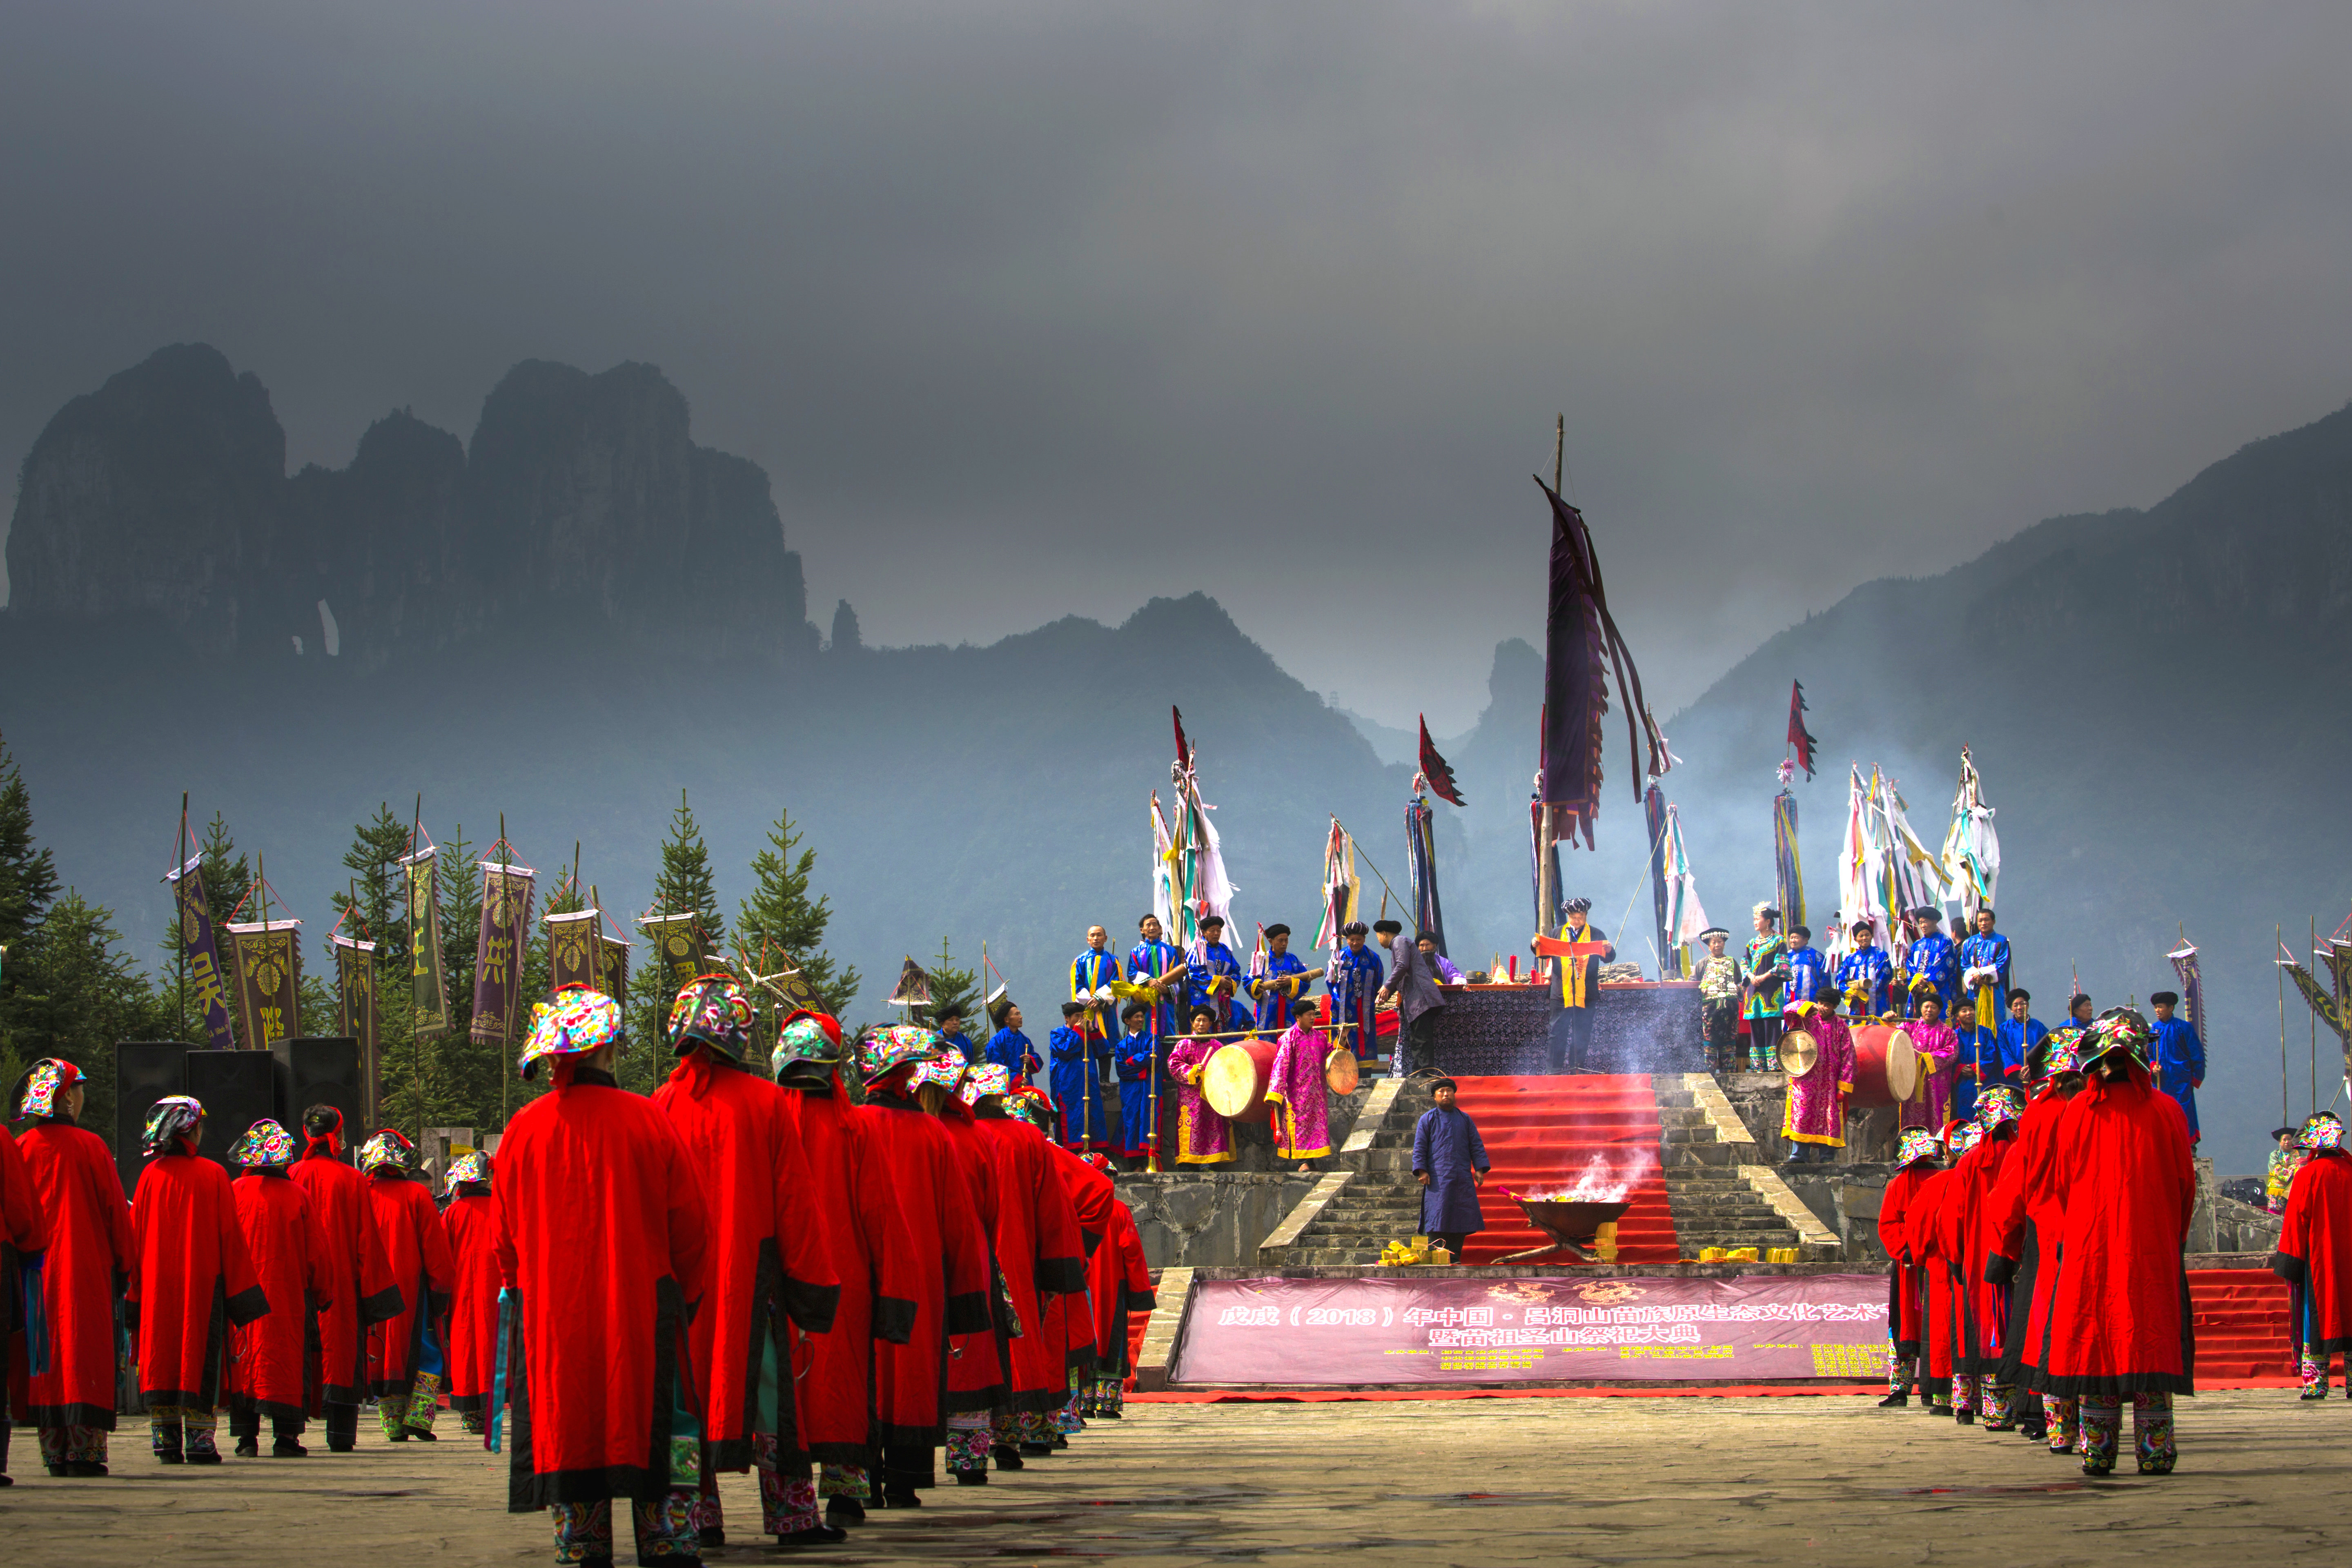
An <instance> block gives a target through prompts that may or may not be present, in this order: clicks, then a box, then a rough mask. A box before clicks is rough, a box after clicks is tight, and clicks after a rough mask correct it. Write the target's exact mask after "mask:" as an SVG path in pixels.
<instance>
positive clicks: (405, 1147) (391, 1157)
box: [360, 1127, 416, 1171]
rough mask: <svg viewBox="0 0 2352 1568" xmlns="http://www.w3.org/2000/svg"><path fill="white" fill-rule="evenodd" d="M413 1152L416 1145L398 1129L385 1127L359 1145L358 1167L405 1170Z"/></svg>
mask: <svg viewBox="0 0 2352 1568" xmlns="http://www.w3.org/2000/svg"><path fill="white" fill-rule="evenodd" d="M415 1152H416V1145H415V1144H414V1143H411V1142H409V1141H408V1140H407V1139H406V1138H405V1137H404V1136H403V1135H402V1134H401V1132H400V1131H399V1129H397V1128H394V1127H386V1128H384V1129H383V1130H382V1131H379V1132H377V1133H376V1135H375V1136H374V1137H373V1138H371V1139H369V1140H368V1141H367V1142H364V1143H362V1144H361V1145H360V1169H361V1170H362V1171H379V1170H393V1171H405V1170H407V1169H408V1162H409V1160H410V1158H411V1157H412V1156H413V1155H415Z"/></svg>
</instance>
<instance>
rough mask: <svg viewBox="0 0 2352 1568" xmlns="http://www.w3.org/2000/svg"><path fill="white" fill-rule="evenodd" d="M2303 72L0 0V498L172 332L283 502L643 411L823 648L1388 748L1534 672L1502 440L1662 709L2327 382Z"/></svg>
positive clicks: (2343, 132) (2132, 42)
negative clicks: (1062, 656)
mask: <svg viewBox="0 0 2352 1568" xmlns="http://www.w3.org/2000/svg"><path fill="white" fill-rule="evenodd" d="M2347 59H2352V7H2347V6H2345V5H2340V4H2337V5H2309V6H2301V7H2297V6H2275V7H2272V6H2212V5H2205V6H2196V7H2175V6H2166V5H2155V4H2150V3H2148V0H2130V3H2128V4H2116V5H2088V4H2085V5H2029V6H2006V7H2004V6H1995V5H1964V6H1938V7H1920V6H1905V7H1897V6H1886V5H1853V6H1827V5H1822V6H1808V5H1752V4H1740V5H1717V6H1699V5H1654V4H1640V5H1633V4H1627V5H1588V6H1574V5H1526V6H1521V5H1461V6H1446V5H1437V4H1431V3H1428V0H1416V3H1414V4H1410V5H1378V4H1370V3H1366V0H1344V3H1335V4H1330V5H1314V4H1284V5H1234V6H1221V5H1209V4H1182V5H1167V4H1159V5H1137V6H1120V5H1110V4H1105V3H1103V0H1084V3H1082V4H1072V5H1008V4H987V3H973V0H959V3H956V4H952V5H945V4H943V5H901V4H891V3H887V0H882V3H877V0H857V3H856V4H835V5H777V4H753V3H739V4H713V3H705V4H692V3H686V4H667V5H652V4H635V5H609V4H593V3H588V0H544V3H529V4H525V3H514V0H466V3H464V4H446V3H442V0H399V3H398V4H394V5H383V4H373V5H364V6H354V5H336V4H326V3H323V0H291V3H287V4H265V3H257V0H207V3H206V4H205V5H185V4H182V3H179V0H172V3H150V4H125V3H115V0H26V3H23V4H18V5H10V6H7V7H5V9H0V145H5V147H6V148H7V149H8V153H7V155H6V156H5V158H0V300H5V309H0V461H5V463H6V464H7V465H8V469H9V471H10V472H14V470H15V468H16V464H17V463H18V461H19V460H20V459H21V458H22V457H23V454H24V451H25V449H26V447H27V446H28V445H29V444H30V442H31V441H32V439H33V437H35V436H36V435H37V433H38V431H39V429H40V427H41V426H42V425H43V423H44V422H45V421H46V420H47V418H48V417H49V416H50V415H51V414H52V413H53V412H54V411H55V409H56V408H57V406H58V405H59V404H60V403H62V402H63V401H64V400H65V399H66V398H68V397H69V396H71V395H75V394H77V393H79V392H83V391H87V390H89V389H90V388H92V387H94V386H95V385H97V384H99V383H100V381H101V380H103V379H104V378H105V377H106V376H107V375H108V374H111V373H112V372H114V371H116V370H119V369H121V368H122V367H123V366H125V365H127V364H130V363H133V362H135V361H137V360H139V359H140V358H142V357H143V356H145V355H146V354H147V353H150V352H152V350H153V349H155V348H156V347H157V346H159V345H161V344H163V343H166V342H175V341H182V340H191V339H200V340H203V341H206V342H212V343H214V344H215V345H217V346H218V347H219V348H221V349H222V350H223V351H224V352H225V353H227V354H228V356H229V358H230V359H231V361H232V362H234V363H236V365H237V366H238V367H239V368H240V369H249V370H252V371H254V372H256V373H257V374H259V375H260V377H261V378H262V380H263V381H264V382H265V383H266V384H268V387H269V389H270V391H271V393H272V394H273V395H274V398H275V401H276V405H277V409H278V416H279V418H280V419H281V420H282V421H283V422H284V424H285V426H286V428H287V432H288V437H289V459H290V460H291V462H293V463H294V464H296V465H299V464H300V463H302V462H305V461H317V462H322V463H327V464H331V465H341V464H342V463H345V462H348V461H349V460H350V458H351V454H352V448H353V446H354V444H355V443H356V441H357V439H358V437H359V434H360V432H361V431H362V429H363V428H364V427H365V426H366V425H367V424H368V422H369V421H370V420H372V419H373V418H374V417H376V416H379V415H381V414H383V412H384V411H385V410H387V409H389V408H392V407H394V406H399V405H409V406H413V407H414V409H415V412H416V413H417V414H418V415H419V416H422V417H425V418H427V419H429V420H432V421H434V422H435V423H437V424H440V425H443V426H447V427H448V428H450V429H453V430H455V431H457V432H458V433H459V434H460V435H467V434H470V432H471V430H472V428H473V424H474V420H475V416H476V415H477V412H478V409H479V406H480V403H481V399H482V396H483V395H484V394H485V393H486V392H487V391H488V389H489V387H490V385H491V384H492V383H493V382H494V381H495V380H496V379H497V378H498V376H499V374H500V373H501V372H502V371H503V370H504V369H505V368H506V367H507V366H508V365H509V364H510V363H513V362H514V361H516V360H518V359H521V358H524V357H530V356H537V357H544V358H551V359H559V360H564V361H568V362H571V363H575V364H579V365H582V366H584V367H586V368H589V369H591V370H601V369H604V368H605V367H606V366H609V365H611V364H613V363H615V362H617V361H621V360H625V359H636V360H646V361H650V362H652V363H656V364H658V365H660V366H661V367H663V369H664V370H666V371H667V373H668V374H669V375H670V377H671V379H672V380H674V381H675V382H676V383H677V384H678V386H679V387H680V388H681V389H682V390H683V391H684V392H685V394H686V395H687V396H688V398H689V399H690V400H691V402H692V404H693V407H694V419H695V428H696V433H697V437H698V439H700V440H701V441H703V442H704V443H706V444H708V445H711V446H715V447H721V448H723V449H726V450H730V451H734V452H739V453H741V454H743V455H745V456H747V457H750V458H754V459H756V460H757V461H759V462H760V463H761V464H762V465H764V466H765V467H766V468H767V470H768V472H769V474H770V475H771V477H772V479H773V480H774V482H775V487H776V493H777V500H778V502H779V505H780V506H781V508H782V511H783V514H784V520H785V526H786V531H787V534H788V537H789V541H790V542H791V543H792V544H793V547H794V548H796V549H798V550H799V551H801V552H802V553H803V557H804V559H805V561H806V564H807V570H808V575H809V584H810V597H811V606H812V613H813V614H814V616H815V617H816V618H817V619H818V621H819V622H820V624H822V623H823V622H824V620H825V619H826V618H827V616H829V615H830V612H831V608H832V605H833V602H834V600H835V599H836V598H839V597H846V598H848V599H849V600H850V601H851V602H852V603H853V604H854V605H856V608H857V611H858V614H859V616H860V618H861V620H862V621H863V623H864V627H865V634H866V639H867V640H868V641H869V642H881V643H901V642H936V641H950V642H953V641H961V640H988V639H992V638H994V637H998V636H1001V635H1003V634H1004V633H1007V632H1012V631H1018V630H1024V629H1026V628H1028V627H1030V626H1035V625H1037V624H1039V623H1041V622H1043V621H1045V620H1049V619H1052V618H1054V617H1055V616H1061V615H1064V614H1068V613H1073V612H1075V613H1078V614H1083V615H1088V616H1096V617H1097V618H1101V619H1104V620H1109V621H1117V620H1118V619H1120V618H1123V617H1124V616H1126V615H1127V614H1128V613H1129V612H1130V611H1132V610H1133V609H1134V608H1135V606H1136V605H1139V603H1141V602H1142V601H1143V600H1144V599H1145V598H1147V597H1149V596H1150V595H1155V594H1176V593H1183V592H1188V591H1190V590H1192V589H1194V588H1201V589H1205V590H1206V591H1208V592H1209V593H1211V594H1212V595H1215V596H1216V597H1217V598H1218V599H1219V600H1221V601H1223V604H1224V605H1226V606H1227V607H1228V608H1229V609H1230V610H1231V611H1232V612H1233V614H1234V616H1235V618H1236V619H1237V620H1238V621H1239V622H1240V624H1241V625H1242V626H1243V627H1244V629H1245V630H1246V631H1248V632H1249V633H1250V634H1251V635H1253V636H1254V637H1256V638H1257V639H1258V640H1259V641H1261V642H1262V643H1264V644H1265V646H1266V647H1267V648H1268V649H1269V650H1271V651H1272V652H1273V654H1274V655H1275V656H1276V658H1278V659H1279V660H1280V661H1281V662H1282V663H1283V665H1284V666H1285V667H1286V668H1289V669H1290V670H1291V671H1293V672H1294V673H1296V674H1297V675H1298V676H1299V677H1300V679H1304V680H1305V681H1306V682H1307V684H1308V685H1310V686H1312V687H1314V688H1315V689H1318V690H1322V691H1326V692H1335V693H1337V694H1338V695H1339V698H1340V699H1341V700H1343V701H1345V702H1346V703H1347V704H1349V706H1352V707H1355V708H1358V709H1360V710H1365V711H1367V712H1369V713H1370V714H1372V715H1373V716H1375V717H1377V718H1381V719H1383V720H1387V721H1391V722H1398V723H1410V722H1411V721H1412V715H1413V713H1414V712H1415V710H1421V709H1426V710H1428V711H1429V714H1430V717H1431V721H1432V724H1433V728H1434V729H1437V730H1438V731H1440V732H1445V731H1451V730H1458V729H1460V728H1462V727H1463V726H1464V725H1465V724H1466V723H1468V722H1469V721H1470V720H1471V719H1472V718H1473V717H1475V713H1476V711H1477V710H1478V708H1479V707H1480V706H1481V705H1482V703H1483V701H1484V697H1485V684H1484V683H1485V678H1486V666H1487V661H1488V659H1489V657H1490V655H1491V651H1492V648H1493V647H1494V644H1495V642H1496V639H1497V638H1498V637H1504V636H1509V635H1520V636H1526V637H1530V638H1534V637H1539V635H1540V629H1541V624H1542V616H1543V598H1542V593H1543V589H1542V573H1541V562H1542V555H1543V550H1544V530H1545V522H1544V516H1543V513H1542V512H1541V510H1539V505H1538V496H1537V494H1536V491H1535V489H1534V487H1533V486H1532V485H1531V484H1530V483H1529V482H1528V474H1529V473H1530V472H1531V471H1533V470H1536V469H1538V468H1543V469H1545V470H1547V471H1548V470H1549V467H1550V458H1551V444H1552V439H1551V430H1552V416H1553V415H1554V414H1555V413H1556V412H1559V413H1565V414H1566V416H1567V418H1568V458H1569V470H1570V489H1571V492H1572V494H1573V496H1574V498H1575V499H1577V500H1580V502H1581V503H1582V504H1583V505H1584V506H1585V508H1586V510H1587V512H1588V514H1589V516H1590V517H1591V521H1592V524H1593V528H1594V531H1595V534H1596V537H1597V539H1598V541H1599V547H1600V551H1601V562H1602V564H1603V566H1604V568H1605V569H1606V570H1607V571H1608V572H1609V573H1610V574H1611V576H1612V598H1613V600H1614V602H1615V605H1616V608H1617V611H1618V616H1619V620H1620V623H1621V625H1622V626H1623V628H1624V630H1625V632H1626V634H1627V636H1628V637H1629V639H1630V640H1631V642H1632V644H1633V648H1634V651H1635V653H1636V655H1637V657H1638V658H1640V660H1641V662H1642V664H1643V669H1644V673H1645V676H1646V677H1647V680H1648V684H1649V686H1650V689H1651V691H1652V694H1653V698H1654V700H1657V701H1658V702H1659V704H1660V708H1661V710H1662V711H1664V710H1671V709H1672V708H1674V707H1676V706H1678V705H1679V704H1680V703H1681V702H1682V701H1684V700H1687V699H1688V698H1690V697H1692V696H1695V695H1696V693H1697V691H1698V690H1699V689H1702V688H1703V687H1704V686H1705V685H1706V682H1707V681H1708V680H1710V679H1712V678H1713V677H1714V676H1715V675H1716V674H1717V673H1718V672H1719V671H1720V670H1721V669H1722V668H1724V667H1725V666H1726V665H1727V664H1728V663H1729V662H1731V661H1732V660H1733V659H1735V658H1738V657H1739V656H1740V655H1741V654H1743V653H1745V652H1746V651H1747V650H1748V648H1750V647H1753V646H1754V644H1755V643H1756V642H1757V641H1758V640H1759V638H1760V637H1764V636H1767V635H1769V633H1770V632H1772V631H1773V630H1775V629H1777V628H1778V627H1780V626H1784V625H1786V624H1788V623H1789V622H1790V621H1793V620H1797V619H1801V618H1802V616H1804V615H1805V614H1806V612H1808V611H1810V610H1815V609H1819V608H1822V607H1823V606H1825V605H1828V604H1830V603H1832V601H1834V600H1835V599H1836V598H1838V597H1839V596H1840V595H1843V593H1844V592H1845V591H1846V590H1848V589H1849V588H1851V587H1853V585H1854V584H1857V583H1859V582H1862V581H1864V580H1866V579H1868V578H1871V577H1874V576H1879V575H1884V574H1889V573H1923V572H1930V571H1935V570H1939V569H1941V568H1943V567H1946V566H1948V565H1950V564H1953V563H1956V562H1958V561H1960V560H1963V559H1966V558H1968V557H1969V556H1970V555H1973V554H1974V553H1976V552H1978V551H1979V550H1980V549H1981V548H1982V547H1983V546H1984V545H1986V544H1987V543H1990V542H1992V541H1993V540H1995V539H1998V538H2000V537H2001V536H2003V535H2005V534H2008V533H2010V532H2012V531H2015V530H2016V529H2018V528H2019V527H2021V526H2022V525H2024V524H2026V523H2029V522H2031V521H2034V520H2036V519H2038V518H2041V517H2043V516H2047V515H2051V514H2054V513H2060V512H2065V511H2073V510H2105V509H2106V508H2108V507H2111V506H2117V505H2145V504H2147V503H2149V502H2152V501H2154V500H2158V499H2160V498H2161V497H2162V496H2163V495H2164V494H2165V493H2167V492H2168V490H2170V489H2172V488H2173V487H2174V486H2176V485H2178V484H2179V482H2180V481H2181V480H2183V479H2186V478H2188V477H2189V475H2190V474H2191V473H2193V472H2194V471H2195V470H2196V469H2197V468H2200V467H2201V466H2203V465H2204V464H2205V463H2207V462H2209V461H2210V460H2212V459H2214V458H2219V457H2221V456H2223V455H2225V454H2227V453H2228V452H2229V451H2231V449H2233V448H2234V447H2237V446H2239V445H2241V444H2242V443H2243V442H2245V441H2247V440H2249V439H2252V438H2253V437H2260V436H2263V435H2267V434H2270V433H2272V432H2273V431H2276V430H2279V429H2283V428H2286V427H2290V426H2295V425H2299V424H2303V423H2305V422H2307V421H2309V420H2311V419H2313V418H2315V417H2317V416H2320V415H2322V414H2325V413H2327V412H2329V411H2330V410H2332V409H2334V408H2336V407H2337V406H2339V405H2342V404H2343V403H2344V402H2345V401H2346V400H2347V396H2352V353H2348V352H2347V350H2352V309H2347V300H2352V289H2347V285H2352V243H2347V242H2352V233H2347V229H2352V154H2347V149H2352V91H2347V89H2346V86H2345V76H2344V65H2345V62H2346V61H2347ZM1072 679H1073V683H1074V687H1075V686H1076V685H1078V684H1080V683H1082V681H1083V679H1084V672H1082V671H1073V672H1072ZM1104 696H1105V698H1106V700H1109V699H1112V698H1115V696H1116V694H1115V693H1105V694H1104Z"/></svg>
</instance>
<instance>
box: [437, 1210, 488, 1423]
mask: <svg viewBox="0 0 2352 1568" xmlns="http://www.w3.org/2000/svg"><path fill="white" fill-rule="evenodd" d="M441 1230H442V1233H443V1234H444V1235H445V1236H446V1237H448V1239H449V1263H450V1267H451V1268H454V1269H456V1270H457V1285H456V1286H455V1288H453V1289H451V1290H450V1292H449V1408H450V1409H452V1410H457V1411H465V1412H472V1413H478V1412H480V1411H483V1410H487V1409H488V1407H489V1403H490V1385H491V1384H493V1383H494V1382H496V1381H497V1376H498V1370H499V1211H498V1205H496V1204H495V1203H493V1202H492V1201H491V1199H490V1189H489V1187H488V1185H487V1184H483V1183H479V1182H467V1183H464V1184H461V1185H460V1186H459V1187H458V1189H457V1196H456V1197H454V1198H451V1199H450V1200H449V1206H448V1207H447V1208H446V1209H443V1210H442V1211H441Z"/></svg>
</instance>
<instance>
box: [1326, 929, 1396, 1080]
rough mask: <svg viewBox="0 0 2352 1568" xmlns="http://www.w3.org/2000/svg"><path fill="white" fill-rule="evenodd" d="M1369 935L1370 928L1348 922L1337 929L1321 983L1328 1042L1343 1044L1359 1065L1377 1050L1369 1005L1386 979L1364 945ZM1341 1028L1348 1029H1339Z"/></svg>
mask: <svg viewBox="0 0 2352 1568" xmlns="http://www.w3.org/2000/svg"><path fill="white" fill-rule="evenodd" d="M1371 934H1372V932H1371V928H1370V926H1367V925H1366V924H1364V922H1363V921H1349V922H1348V923H1347V924H1346V925H1344V926H1342V927H1340V928H1339V937H1340V945H1339V948H1338V949H1337V950H1336V951H1334V952H1332V954H1331V963H1330V964H1329V966H1328V970H1327V972H1326V973H1325V976H1324V981H1323V988H1324V989H1325V990H1326V991H1328V992H1329V993H1330V995H1331V1036H1332V1038H1333V1039H1335V1040H1339V1041H1343V1042H1345V1043H1346V1045H1347V1047H1348V1048H1349V1050H1350V1051H1352V1052H1354V1053H1355V1056H1356V1059H1357V1060H1358V1061H1359V1062H1368V1061H1370V1060H1371V1059H1372V1058H1373V1056H1374V1055H1375V1054H1377V1052H1378V1051H1379V1049H1380V1043H1381V1042H1380V1038H1379V1036H1378V1034H1377V1032H1376V1030H1375V1027H1374V1024H1373V1018H1372V1003H1373V999H1374V998H1375V997H1377V996H1379V995H1380V994H1381V984H1383V983H1384V982H1385V981H1386V980H1387V979H1388V970H1387V968H1386V967H1385V966H1384V965H1382V964H1381V955H1380V954H1379V953H1377V952H1373V951H1372V950H1371V948H1370V947H1369V946H1368V945H1366V943H1365V941H1364V939H1365V938H1366V937H1369V936H1370V935H1371ZM1343 1025H1346V1026H1349V1027H1346V1028H1342V1027H1341V1026H1343Z"/></svg>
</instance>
